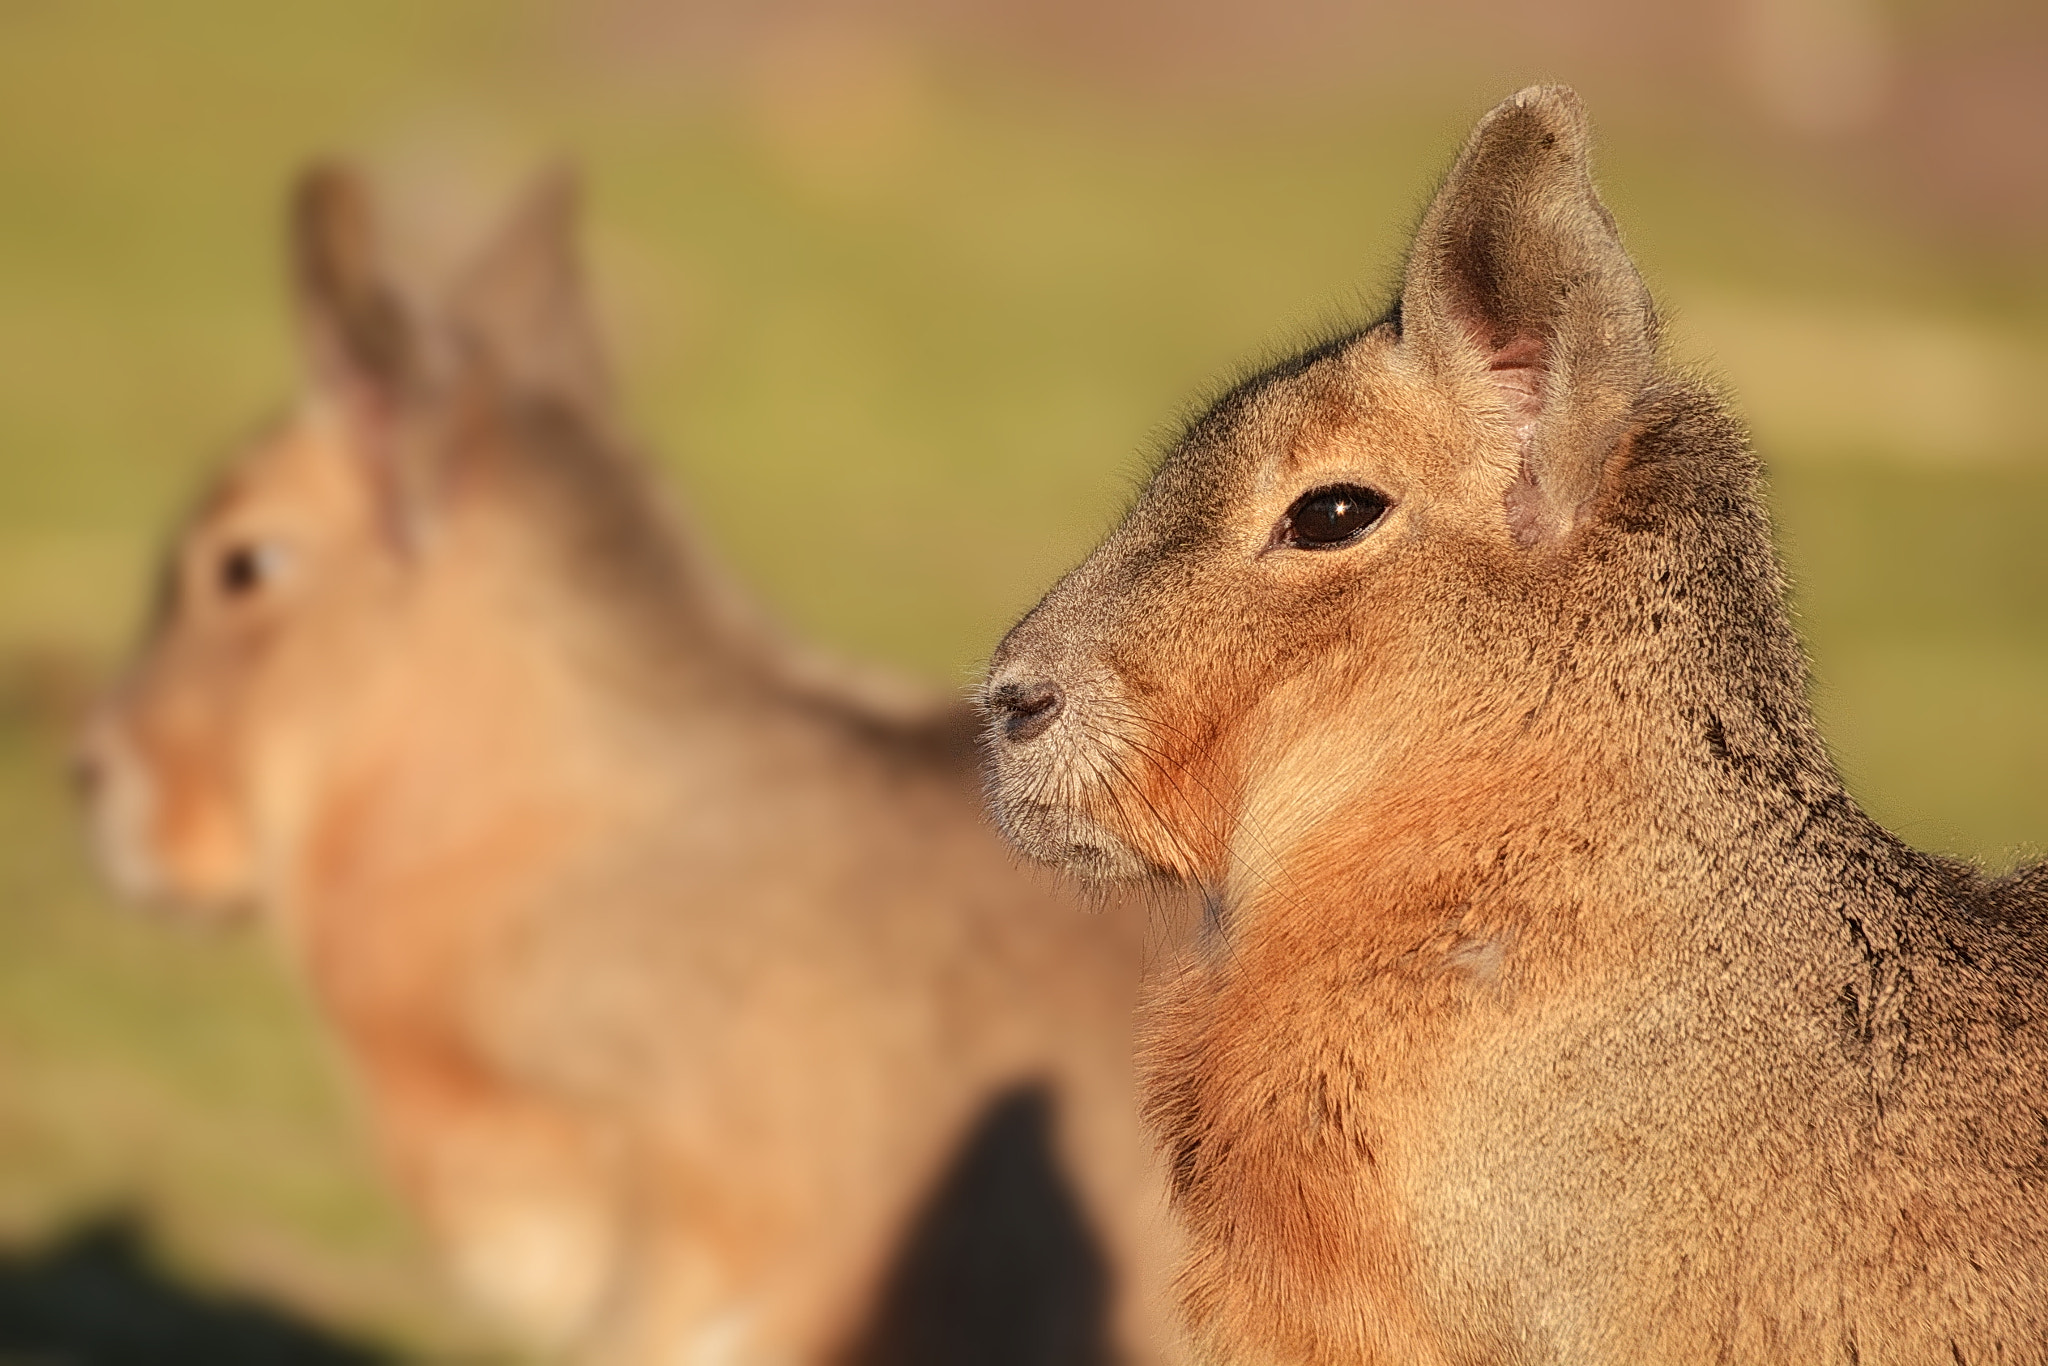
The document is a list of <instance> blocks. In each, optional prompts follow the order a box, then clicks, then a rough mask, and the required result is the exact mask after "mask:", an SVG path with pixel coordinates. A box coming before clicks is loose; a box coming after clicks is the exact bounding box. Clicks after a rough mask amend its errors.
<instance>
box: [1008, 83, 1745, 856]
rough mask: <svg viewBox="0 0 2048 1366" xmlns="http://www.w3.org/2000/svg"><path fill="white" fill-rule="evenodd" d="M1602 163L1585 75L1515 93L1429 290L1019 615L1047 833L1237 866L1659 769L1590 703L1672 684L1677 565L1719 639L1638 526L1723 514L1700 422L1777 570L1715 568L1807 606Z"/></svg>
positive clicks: (1307, 373)
mask: <svg viewBox="0 0 2048 1366" xmlns="http://www.w3.org/2000/svg"><path fill="white" fill-rule="evenodd" d="M1588 155H1589V147H1588V131H1587V125H1586V120H1585V116H1584V113H1583V111H1582V109H1581V106H1580V104H1579V101H1578V99H1577V97H1576V96H1574V95H1573V94H1572V92H1571V91H1569V90H1566V89H1563V88H1560V87H1548V88H1536V89H1530V90H1525V91H1523V92H1521V93H1520V94H1517V95H1515V96H1514V97H1512V98H1511V99H1509V100H1508V101H1506V102H1505V103H1503V104H1501V105H1500V106H1498V107H1497V108H1495V109H1494V110H1493V111H1492V112H1491V113H1489V114H1488V115H1486V117H1485V118H1484V119H1483V120H1482V121H1481V122H1480V124H1479V125H1478V127H1477V128H1476V129H1475V130H1474V132H1473V133H1472V135H1471V137H1470V138H1469V139H1468V140H1467V142H1466V144H1465V147H1464V149H1463V151H1462V153H1461V154H1460V156H1459V157H1458V160H1457V162H1456V164H1455V166H1454V167H1453V169H1452V170H1451V172H1450V174H1449V176H1448V177H1447V178H1446V180H1445V181H1444V183H1443V185H1442V186H1441V188H1440V190H1439V192H1438V193H1437V195H1436V197H1435V200H1434V201H1433V203H1432V204H1431V206H1430V208H1429V209H1428V211H1427V213H1426V214H1425V216H1424V218H1423V220H1422V223H1421V226H1420V228H1419V230H1418V232H1417V235H1416V238H1415V241H1414V244H1413V247H1412V249H1411V253H1410V256H1409V259H1408V263H1407V269H1406V272H1405V276H1404V281H1403V285H1402V289H1401V293H1400V298H1399V302H1398V304H1397V305H1396V307H1395V308H1394V309H1393V310H1391V311H1390V312H1389V314H1388V315H1387V316H1386V317H1385V318H1383V319H1382V320H1380V321H1379V322H1377V323H1375V324H1373V325H1370V326H1367V327H1365V328H1362V329H1360V330H1358V331H1355V332H1353V333H1350V334H1348V335H1344V336H1341V337H1338V338H1336V339H1334V340H1331V341H1328V342H1326V343H1324V344H1322V345H1319V346H1316V347H1314V348H1312V349H1310V350H1308V351H1306V352H1304V353H1303V354H1301V355H1299V356H1296V357H1294V358H1293V359H1291V360H1288V361H1286V362H1284V363H1282V364H1280V365H1278V366H1275V367H1273V368H1272V369H1270V370H1268V371H1266V372H1265V373H1263V374H1259V375H1257V376H1254V377H1253V378H1251V379H1249V380H1247V381H1245V382H1244V383H1241V384H1239V385H1238V386H1237V387H1236V388H1234V389H1232V390H1230V391H1229V392H1227V393H1226V394H1224V396H1223V397H1222V398H1221V399H1220V400H1218V401H1217V402H1216V403H1215V404H1214V405H1213V406H1212V407H1211V408H1210V409H1209V410H1208V411H1207V413H1206V414H1204V415H1203V416H1201V417H1200V418H1198V419H1197V420H1196V421H1195V422H1193V423H1192V424H1191V426H1190V427H1189V429H1188V430H1187V431H1186V433H1185V434H1184V435H1183V436H1182V437H1181V438H1180V440H1179V441H1178V442H1177V443H1176V444H1175V445H1174V446H1173V447H1172V448H1171V449H1170V450H1169V452H1168V453H1167V455H1166V456H1165V459H1164V461H1163V463H1162V464H1161V466H1160V468H1159V469H1158V471H1157V472H1156V473H1155V475H1154V476H1153V477H1152V479H1151V481H1150V482H1149V484H1148V485H1147V486H1146V487H1145V489H1144V490H1143V491H1142V492H1141V493H1140V495H1139V496H1138V498H1137V499H1136V501H1135V503H1134V505H1133V507H1132V509H1131V510H1130V512H1129V513H1128V515H1127V516H1126V518H1125V519H1124V521H1123V523H1122V525H1121V526H1119V527H1118V528H1117V530H1116V531H1114V532H1113V533H1112V534H1111V535H1110V536H1109V537H1108V539H1107V540H1106V541H1105V542H1104V543H1103V544H1102V545H1101V546H1100V547H1099V548H1098V549H1097V550H1096V551H1095V553H1094V554H1093V555H1092V556H1091V557H1090V558H1089V559H1088V560H1087V561H1086V562H1085V563H1083V564H1082V565H1081V566H1080V567H1079V568H1077V569H1075V570H1074V571H1072V572H1071V573H1070V574H1069V575H1068V576H1067V577H1066V578H1065V579H1064V580H1062V581H1061V582H1060V583H1059V584H1058V585H1056V586H1055V587H1054V588H1053V589H1052V591H1051V592H1050V593H1049V594H1047V596H1046V597H1045V599H1044V600H1043V601H1042V602H1041V603H1040V604H1039V605H1038V606H1037V607H1036V608H1035V609H1034V610H1033V611H1032V612H1031V613H1030V614H1029V615H1028V616H1027V617H1026V618H1025V619H1024V620H1023V621H1022V622H1020V623H1019V624H1018V625H1017V626H1016V627H1015V629H1013V630H1012V631H1011V633H1010V635H1009V636H1008V638H1007V639H1006V640H1005V641H1004V642H1003V643H1002V645H1001V646H1000V647H999V648H998V650H997V651H996V654H995V657H994V659H993V661H992V663H991V666H990V672H989V677H988V682H987V684H986V686H985V689H984V693H983V700H984V704H985V707H986V709H987V712H988V715H989V721H990V744H991V746H992V749H993V752H994V781H993V791H994V799H995V804H996V807H997V810H998V814H999V816H1000V818H1001V819H1002V821H1003V823H1004V826H1005V828H1006V830H1007V831H1008V832H1009V833H1010V835H1011V836H1012V838H1013V839H1014V840H1015V841H1016V842H1017V843H1018V844H1019V845H1021V846H1022V847H1023V848H1024V849H1025V850H1026V851H1027V852H1029V853H1032V854H1034V855H1036V856H1038V857H1041V858H1044V859H1048V860H1052V861H1055V862H1059V863H1063V864H1065V865H1067V866H1069V867H1070V868H1072V869H1075V870H1077V871H1079V872H1082V873H1084V874H1089V875H1093V876H1097V877H1113V878H1114V877H1144V876H1161V875H1164V876H1168V877H1172V878H1176V879H1188V880H1195V881H1199V882H1202V883H1204V884H1206V885H1210V886H1213V887H1218V888H1222V887H1225V886H1228V885H1229V884H1230V882H1231V879H1232V878H1233V877H1236V876H1242V875H1244V874H1245V872H1246V862H1247V860H1255V861H1256V860H1260V859H1269V858H1273V857H1284V854H1285V851H1286V850H1288V849H1290V848H1298V847H1301V845H1302V842H1303V841H1306V840H1312V839H1314V838H1315V837H1316V833H1317V831H1318V829H1321V828H1325V827H1324V826H1323V824H1322V823H1323V822H1325V821H1327V820H1330V819H1333V818H1336V817H1337V816H1339V815H1340V814H1341V815H1343V816H1345V817H1346V818H1347V819H1348V820H1349V821H1350V822H1351V824H1350V827H1349V828H1353V829H1356V828H1358V824H1357V822H1358V817H1359V815H1360V812H1361V810H1362V809H1369V810H1371V811H1372V812H1374V814H1373V816H1372V817H1371V821H1376V822H1377V826H1376V827H1375V830H1374V834H1373V837H1374V838H1380V839H1384V840H1386V841H1388V842H1389V843H1398V842H1399V841H1400V840H1401V839H1402V838H1403V836H1404V835H1406V836H1408V837H1411V838H1417V839H1420V838H1427V837H1429V836H1428V832H1427V829H1426V827H1427V826H1428V825H1429V824H1430V823H1431V822H1432V821H1433V820H1434V819H1435V816H1433V815H1432V814H1431V803H1432V802H1433V801H1434V802H1439V803H1440V802H1441V801H1444V800H1451V799H1452V794H1453V793H1454V792H1456V793H1457V794H1459V795H1458V796H1457V797H1456V798H1455V799H1456V800H1458V801H1459V802H1460V803H1461V804H1462V806H1463V807H1465V808H1468V809H1469V808H1470V807H1472V806H1473V805H1474V803H1475V802H1476V803H1478V804H1480V805H1486V804H1489V803H1494V802H1515V801H1520V802H1523V803H1528V802H1538V801H1546V800H1549V797H1547V796H1545V795H1544V794H1545V793H1547V792H1552V791H1555V790H1556V789H1557V787H1558V785H1559V784H1560V783H1562V782H1564V781H1565V776H1564V775H1565V774H1566V773H1567V772H1568V771H1571V770H1573V769H1574V767H1576V770H1577V771H1578V772H1579V773H1580V774H1581V775H1584V774H1585V773H1586V772H1587V771H1588V769H1589V768H1603V767H1604V766H1607V765H1610V764H1611V763H1614V762H1619V763H1621V764H1623V765H1624V766H1625V765H1626V764H1627V763H1628V762H1629V758H1628V752H1627V751H1628V746H1627V744H1626V743H1625V742H1617V743H1614V744H1610V745H1606V746H1605V748H1604V749H1603V747H1602V745H1601V744H1600V743H1598V742H1596V740H1594V739H1589V738H1588V733H1587V731H1588V728H1587V727H1586V726H1585V725H1582V724H1581V722H1582V720H1583V719H1584V716H1585V714H1587V713H1588V712H1589V711H1597V710H1599V709H1601V708H1605V709H1606V713H1607V714H1608V715H1609V719H1610V720H1613V716H1612V713H1613V709H1614V705H1613V704H1614V703H1615V699H1616V698H1617V697H1620V696H1623V695H1626V694H1630V692H1631V689H1636V687H1637V682H1639V681H1640V680H1637V682H1627V681H1617V677H1618V676H1617V675H1616V674H1615V672H1614V671H1615V670H1616V669H1617V668H1621V667H1623V666H1624V665H1626V664H1627V662H1628V661H1627V659H1626V658H1625V657H1626V656H1628V655H1629V653H1630V650H1632V649H1635V648H1636V647H1634V646H1632V645H1629V644H1627V642H1630V641H1633V640H1636V639H1637V638H1638V637H1639V636H1642V635H1645V634H1647V633H1646V632H1641V631H1637V630H1636V629H1635V626H1634V625H1632V621H1633V617H1632V616H1631V614H1632V613H1635V612H1637V611H1638V609H1640V610H1641V611H1642V614H1643V616H1644V617H1645V618H1647V617H1648V616H1649V615H1651V611H1652V609H1653V608H1655V604H1654V603H1649V602H1648V597H1649V596H1652V595H1654V591H1661V592H1664V593H1666V594H1667V596H1675V597H1676V598H1678V599H1680V600H1681V601H1680V605H1679V606H1677V607H1675V608H1673V609H1672V611H1671V613H1670V620H1669V621H1667V620H1665V618H1664V617H1661V616H1660V617H1659V618H1658V621H1657V623H1656V626H1655V627H1654V630H1655V631H1656V632H1665V628H1666V627H1667V626H1670V627H1672V629H1673V630H1677V629H1679V627H1680V626H1681V625H1682V626H1683V627H1684V629H1685V630H1687V631H1690V632H1692V633H1693V634H1694V635H1702V634H1705V633H1707V627H1706V626H1705V625H1704V624H1703V618H1702V617H1701V616H1700V613H1699V612H1698V611H1696V610H1693V608H1691V607H1688V606H1686V605H1684V601H1683V600H1684V599H1685V587H1684V584H1683V583H1682V582H1679V579H1676V578H1674V577H1673V575H1674V570H1673V567H1672V565H1671V564H1670V563H1666V562H1662V561H1659V559H1658V557H1659V556H1660V555H1664V554H1665V550H1664V549H1660V548H1659V547H1668V544H1669V542H1668V540H1666V539H1662V538H1661V537H1660V536H1655V535H1641V534H1638V533H1643V532H1645V529H1646V528H1648V527H1649V525H1650V521H1646V520H1645V519H1646V518H1647V519H1650V520H1651V521H1655V520H1657V519H1663V521H1664V522H1682V521H1686V520H1687V519H1691V520H1694V521H1701V520H1702V519H1700V518H1697V517H1695V516H1694V515H1693V514H1694V513H1696V512H1697V510H1698V508H1699V506H1700V499H1701V497H1702V496H1703V495H1702V494H1701V492H1700V490H1698V489H1694V490H1692V491H1691V492H1689V493H1685V492H1680V491H1677V490H1676V489H1675V486H1673V485H1672V483H1671V481H1672V479H1674V478H1678V477H1680V476H1679V475H1677V474H1674V473H1673V471H1674V469H1675V468H1676V467H1677V466H1679V465H1682V464H1686V463H1687V462H1683V461H1677V460H1675V459H1667V458H1665V457H1666V456H1669V455H1670V454H1671V452H1670V451H1669V450H1668V449H1665V448H1664V447H1658V442H1660V441H1662V442H1664V443H1665V447H1668V445H1669V442H1668V440H1666V437H1667V436H1668V429H1671V428H1673V427H1674V425H1675V426H1678V427H1681V428H1683V430H1684V431H1685V432H1686V433H1687V434H1688V435H1687V438H1686V439H1687V440H1690V441H1692V442H1693V444H1694V445H1697V446H1702V447H1703V448H1711V449H1706V450H1705V453H1704V454H1703V455H1701V456H1700V457H1699V459H1697V460H1693V461H1691V464H1690V468H1691V473H1690V474H1685V475H1684V477H1695V476H1696V477H1697V478H1702V479H1706V480H1708V481H1709V482H1712V481H1715V480H1718V481H1720V484H1721V485H1722V493H1725V494H1726V497H1725V499H1724V500H1723V501H1724V502H1725V503H1726V508H1725V515H1724V517H1723V519H1722V520H1724V521H1725V522H1727V523H1728V524H1729V525H1730V526H1732V527H1734V528H1735V530H1734V531H1733V532H1731V533H1729V534H1732V535H1735V536H1736V537H1737V538H1738V539H1743V540H1744V544H1745V545H1746V546H1747V547H1748V549H1746V550H1745V551H1744V552H1743V553H1744V554H1749V553H1750V552H1752V551H1753V552H1754V553H1753V555H1751V559H1752V561H1753V563H1752V564H1751V565H1750V567H1749V568H1747V569H1744V570H1743V571H1742V572H1743V573H1745V574H1749V575H1751V577H1752V578H1754V580H1755V582H1754V583H1753V584H1752V585H1751V586H1750V588H1749V589H1742V588H1740V587H1739V586H1738V587H1736V588H1734V589H1729V588H1728V586H1727V585H1725V584H1724V585H1723V586H1722V587H1721V588H1719V589H1716V590H1715V591H1716V592H1721V593H1723V595H1724V596H1725V595H1726V593H1727V592H1730V591H1732V592H1733V593H1734V595H1735V596H1736V597H1742V596H1743V595H1744V594H1745V593H1747V594H1749V595H1750V596H1752V597H1754V598H1755V599H1756V602H1755V603H1752V604H1751V605H1752V606H1757V607H1759V610H1761V611H1762V612H1763V614H1764V616H1766V617H1771V618H1773V619H1775V613H1776V611H1777V608H1776V604H1775V597H1774V594H1775V587H1774V585H1775V582H1776V579H1775V570H1774V568H1772V564H1771V560H1770V554H1769V549H1768V544H1767V541H1766V540H1765V538H1764V531H1763V526H1764V523H1763V521H1762V519H1761V517H1760V515H1759V514H1758V513H1757V509H1756V504H1755V500H1754V498H1753V497H1752V496H1751V494H1750V492H1749V488H1748V486H1749V484H1750V483H1751V482H1753V467H1752V465H1751V462H1750V461H1749V457H1748V456H1747V453H1746V446H1745V444H1744V442H1743V439H1742V437H1741V435H1740V433H1739V431H1737V430H1735V429H1734V428H1733V427H1732V426H1730V425H1729V424H1728V423H1727V422H1726V420H1725V419H1723V418H1721V417H1720V415H1719V410H1718V408H1717V407H1715V405H1714V404H1713V401H1712V399H1711V398H1710V397H1709V396H1707V395H1705V394H1704V393H1703V392H1701V391H1699V390H1697V389H1694V388H1691V387H1689V386H1687V385H1685V384H1684V383H1683V382H1681V381H1679V380H1676V379H1673V378H1671V377H1669V376H1667V375H1664V374H1663V373H1661V372H1660V371H1659V369H1658V367H1657V362H1656V330H1657V324H1656V314H1655V310H1654V308H1653V305H1652V301H1651V298H1650V295H1649V293H1648V291H1647V290H1646V288H1645V286H1644V284H1643V282H1642V280H1641V278H1640V276H1639V275H1638V274H1637V272H1636V269H1635V267H1634V265H1633V264H1632V262H1631V261H1630V259H1629V257H1628V255H1627V253H1626V252H1625V251H1624V249H1623V247H1622V244H1621V241H1620V238H1619V236H1618V234H1617V231H1616V228H1615V224H1614V221H1613V219H1612V217H1611V216H1610V215H1609V214H1608V212H1607V210H1606V208H1605V207H1604V206H1603V205H1602V203H1601V202H1600V199H1599V197H1598V195H1597V194H1596V192H1595V190H1594V187H1593V183H1592V180H1591V177H1590V174H1589V167H1588ZM1688 405H1689V407H1688ZM1675 407H1685V408H1688V411H1689V412H1690V413H1691V416H1689V417H1684V418H1683V419H1682V420H1681V419H1680V418H1679V417H1677V416H1674V411H1675ZM1702 422H1704V423H1706V424H1707V426H1709V427H1711V428H1712V431H1711V432H1708V433H1707V436H1708V438H1709V439H1708V440H1706V441H1704V442H1702V441H1700V440H1699V439H1698V438H1699V436H1700V434H1701V433H1702V432H1703V431H1705V429H1704V428H1702V426H1701V425H1700V424H1701V423H1702ZM1660 431H1661V432H1664V433H1665V435H1658V433H1659V432H1660ZM1653 448H1656V450H1662V451H1663V453H1662V454H1657V453H1656V450H1653ZM1660 481H1662V482H1660ZM1714 496H1716V497H1719V496H1721V495H1720V494H1715V495H1714ZM1745 538H1746V539H1745ZM1750 542H1754V543H1755V544H1753V545H1752V544H1749V543H1750ZM1632 547H1633V548H1632ZM1687 572H1689V571H1687ZM1660 575H1661V578H1660ZM1631 576H1636V577H1635V578H1632V577H1631ZM1679 577H1680V578H1682V577H1683V574H1682V573H1681V574H1680V575H1679ZM1659 584H1661V585H1662V588H1661V589H1658V588H1656V587H1655V586H1656V585H1659ZM1639 588H1640V589H1642V591H1640V592H1639V591H1638V589H1639ZM1646 604H1647V605H1646ZM1688 614H1690V615H1688ZM1681 619H1682V620H1681ZM1603 632H1604V633H1606V636H1607V639H1606V640H1605V642H1604V643H1601V644H1599V645H1598V646H1597V648H1595V647H1594V642H1593V641H1592V640H1591V637H1592V636H1596V635H1600V634H1601V633H1603ZM1665 633H1666V634H1669V632H1665ZM1638 653H1640V651H1638ZM1603 690H1605V693H1606V694H1607V696H1606V697H1605V700H1604V701H1603V699H1602V691H1603ZM1629 724H1633V723H1632V722H1616V724H1615V725H1610V727H1609V729H1610V731H1614V730H1616V729H1617V728H1618V729H1620V730H1626V729H1627V726H1628V725H1629ZM1610 738H1612V737H1610ZM1617 755H1618V756H1619V758H1618V759H1617ZM1601 776H1602V777H1603V779H1604V780H1613V779H1614V778H1615V777H1616V776H1617V775H1615V774H1614V773H1611V772H1603V773H1602V775H1601ZM1432 792H1433V793H1435V794H1436V796H1434V797H1432V796H1430V794H1431V793H1432ZM1525 814H1526V813H1525ZM1368 823H1371V822H1368Z"/></svg>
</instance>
